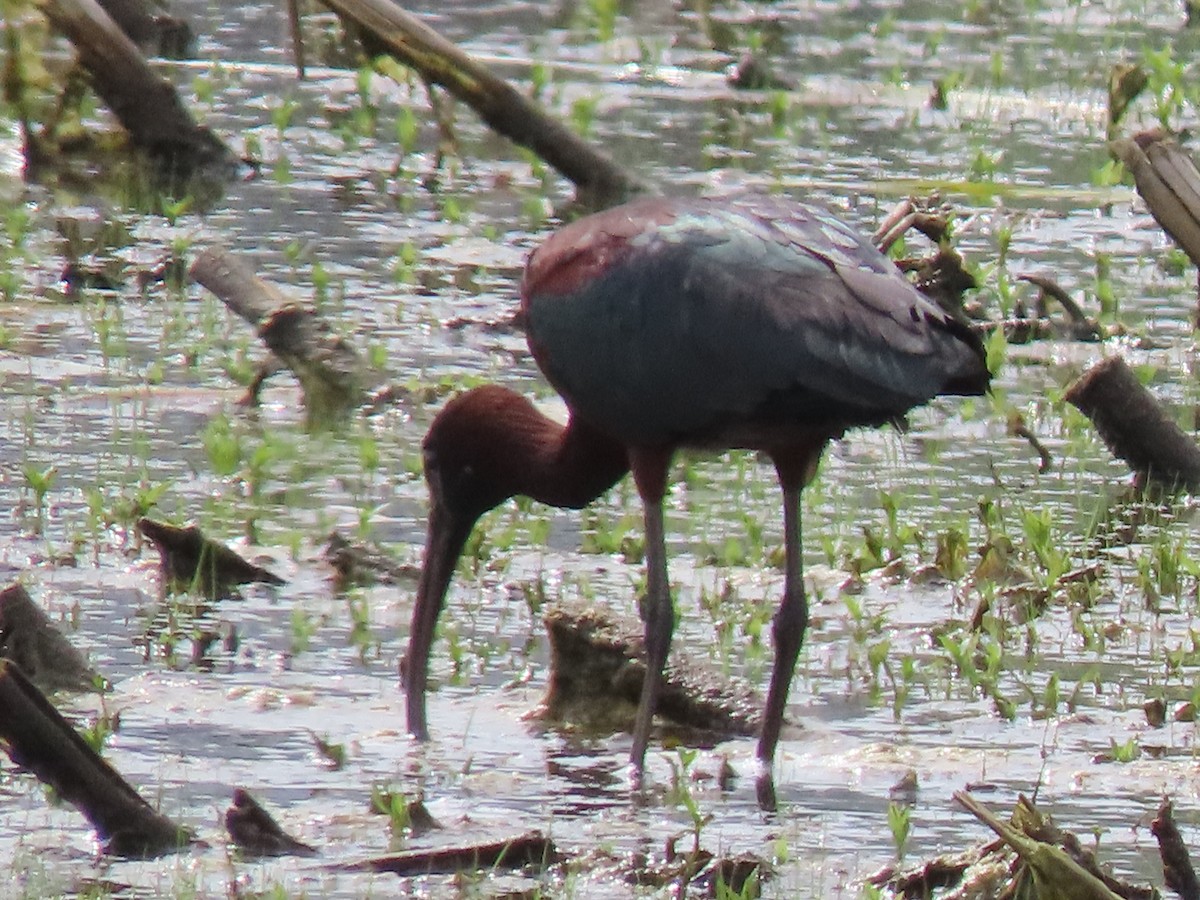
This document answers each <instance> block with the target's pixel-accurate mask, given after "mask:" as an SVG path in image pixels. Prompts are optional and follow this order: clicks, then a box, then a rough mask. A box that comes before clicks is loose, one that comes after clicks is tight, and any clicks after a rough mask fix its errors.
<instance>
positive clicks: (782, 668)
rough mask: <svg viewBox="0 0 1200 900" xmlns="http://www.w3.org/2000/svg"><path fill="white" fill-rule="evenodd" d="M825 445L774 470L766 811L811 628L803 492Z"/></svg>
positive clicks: (762, 776) (764, 743) (761, 758)
mask: <svg viewBox="0 0 1200 900" xmlns="http://www.w3.org/2000/svg"><path fill="white" fill-rule="evenodd" d="M823 448H824V442H821V443H819V444H818V445H817V449H816V450H815V451H814V452H813V453H812V455H811V461H806V462H805V463H803V464H802V465H801V466H800V467H796V466H789V465H787V464H785V463H784V461H783V457H779V458H777V459H776V461H775V471H776V472H777V473H778V474H779V484H780V486H781V487H782V489H783V549H784V566H785V569H784V581H783V602H782V603H780V605H779V609H778V611H777V612H776V613H775V619H774V622H773V623H772V627H771V634H772V637H773V638H774V643H775V666H774V668H773V669H772V671H771V686H770V688H769V689H768V691H767V704H766V709H765V711H764V713H763V730H762V734H761V735H760V736H759V739H758V753H757V754H756V756H757V758H758V774H757V779H756V781H755V792H756V793H757V795H758V805H759V807H760V808H762V809H763V810H766V811H768V812H774V811H775V809H776V802H775V773H774V770H773V765H774V760H775V747H776V745H777V744H778V743H779V734H780V732H781V730H782V727H783V713H784V710H785V708H786V707H787V698H788V691H789V690H790V689H791V686H792V678H793V677H794V676H795V673H796V661H797V660H798V659H799V658H800V648H801V646H802V645H803V643H804V635H805V632H806V631H807V630H808V598H807V597H806V596H805V594H804V567H803V565H802V553H803V542H802V541H801V529H800V492H801V490H803V488H804V486H805V485H806V484H808V482H809V481H811V480H812V477H813V474H815V470H816V464H817V460H818V459H819V458H820V456H821V451H822V449H823Z"/></svg>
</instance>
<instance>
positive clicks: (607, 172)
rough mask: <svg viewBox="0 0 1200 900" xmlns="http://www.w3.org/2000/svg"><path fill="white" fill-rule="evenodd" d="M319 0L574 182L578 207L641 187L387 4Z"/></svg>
mask: <svg viewBox="0 0 1200 900" xmlns="http://www.w3.org/2000/svg"><path fill="white" fill-rule="evenodd" d="M323 2H324V3H325V5H326V6H328V7H329V8H330V9H332V10H333V11H334V12H335V13H337V14H338V15H339V16H342V17H343V18H345V19H348V20H350V21H352V22H354V23H355V24H356V25H357V26H358V27H359V28H360V29H363V30H364V31H365V32H367V33H368V34H369V35H370V36H371V37H372V39H373V40H374V41H376V42H377V44H378V46H379V47H381V48H384V49H386V51H387V52H388V53H389V54H391V55H392V56H394V57H395V58H396V59H397V60H399V61H400V62H401V63H402V64H403V65H406V66H408V67H410V68H412V69H415V70H416V71H417V72H418V73H419V74H420V76H421V77H422V78H424V79H425V80H426V81H427V82H429V83H432V84H438V85H441V86H442V87H444V88H445V89H446V90H448V91H449V92H450V93H451V94H453V95H454V96H455V97H457V98H458V99H459V100H461V101H463V102H464V103H466V104H467V105H469V106H470V107H471V108H472V109H474V110H475V112H476V113H477V114H478V115H479V117H480V118H481V119H483V121H484V122H485V123H486V124H487V125H488V126H489V127H491V128H492V129H494V130H495V131H497V132H498V133H500V134H502V135H504V136H505V137H507V138H509V139H510V140H512V141H515V142H516V143H518V144H520V145H521V146H522V147H528V148H529V149H530V150H532V151H533V152H534V153H536V154H537V155H538V156H539V157H541V158H542V159H544V160H545V161H546V162H547V163H549V164H550V165H551V166H553V167H554V168H555V169H556V170H558V171H559V172H560V173H561V174H562V175H563V176H564V177H565V178H567V179H568V180H570V181H571V182H573V183H574V184H575V187H576V191H577V194H578V196H579V199H580V200H581V201H582V202H583V203H585V204H586V205H588V206H590V207H599V208H602V207H606V206H614V205H616V204H617V203H621V202H623V201H624V200H626V199H628V198H629V197H631V196H633V195H634V194H638V193H642V192H645V191H646V190H648V187H647V185H646V184H645V183H643V182H642V181H641V180H639V179H638V178H636V177H635V176H634V175H631V174H630V173H629V172H626V171H625V170H624V169H622V168H620V167H619V166H618V165H617V164H616V163H614V162H613V161H612V159H611V158H610V157H609V156H607V155H606V154H604V153H602V152H601V151H599V150H597V149H596V148H595V147H593V146H591V145H590V144H589V143H588V142H587V141H585V140H583V138H581V137H579V135H577V134H575V133H574V132H573V131H571V129H570V128H568V127H567V126H566V125H564V124H563V123H562V122H560V121H559V120H557V119H555V118H553V117H552V116H550V115H549V114H548V113H546V112H545V110H543V109H542V107H541V106H539V105H538V104H537V103H535V102H534V101H533V100H530V99H529V98H528V97H526V96H525V95H524V94H522V93H520V92H519V91H517V89H516V88H514V87H513V86H512V85H511V84H509V83H508V82H507V81H505V80H504V79H503V78H500V77H499V76H497V75H496V74H495V73H494V72H492V71H491V70H489V69H488V68H487V67H486V66H484V65H482V64H480V63H479V62H477V61H476V60H474V59H473V58H471V57H470V56H469V55H467V54H466V53H464V52H463V51H462V50H460V49H459V48H458V47H456V46H455V45H454V44H453V43H451V42H450V41H448V40H446V39H445V38H444V37H442V36H441V35H440V34H438V33H437V32H436V31H434V30H433V29H432V28H430V27H429V26H428V25H426V24H425V23H424V22H422V21H421V20H420V19H418V18H416V17H415V16H413V15H411V14H410V13H407V12H405V11H404V10H403V9H401V8H400V7H399V6H397V5H396V4H395V3H392V2H390V0H323Z"/></svg>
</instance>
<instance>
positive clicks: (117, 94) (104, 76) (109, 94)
mask: <svg viewBox="0 0 1200 900" xmlns="http://www.w3.org/2000/svg"><path fill="white" fill-rule="evenodd" d="M39 2H40V7H41V9H42V11H43V12H44V13H45V15H46V17H47V18H48V19H49V20H50V22H51V24H52V25H53V26H54V27H55V28H56V29H57V30H58V31H60V32H62V34H64V35H66V37H67V38H68V39H69V40H70V41H71V43H72V44H73V45H74V47H75V50H76V52H77V53H78V54H79V62H80V63H81V64H82V65H83V67H84V68H85V69H87V71H88V73H89V74H90V75H91V79H92V86H93V87H94V88H95V91H96V93H97V94H99V95H100V98H101V99H102V100H103V101H104V102H105V104H106V105H107V106H108V107H109V109H111V110H112V112H113V114H114V115H115V116H116V117H117V120H118V121H119V122H120V123H121V125H122V127H123V128H124V129H125V131H126V132H127V133H128V134H129V137H130V139H131V140H132V141H133V143H134V145H135V146H137V147H139V148H140V149H142V150H144V151H145V152H146V153H147V154H149V156H150V157H151V158H152V159H154V160H155V161H156V162H157V163H158V164H159V165H160V167H161V169H162V171H163V172H164V173H165V174H168V175H172V176H184V177H188V176H190V175H192V174H194V173H197V172H203V173H206V174H215V173H218V172H219V173H220V174H221V175H222V176H225V177H228V176H230V175H232V174H233V173H234V172H235V171H236V167H237V164H238V158H237V157H236V156H235V155H234V153H233V152H232V151H231V150H230V149H229V148H228V147H227V146H226V145H225V143H224V142H223V141H221V139H220V138H218V137H217V136H216V135H215V134H213V132H212V131H210V130H209V129H208V128H205V127H203V126H201V125H197V124H196V123H195V122H194V121H193V120H192V117H191V115H190V114H189V113H188V111H187V109H186V108H185V107H184V105H183V103H182V102H181V101H180V99H179V95H178V94H177V93H176V92H175V88H174V87H173V86H172V85H171V84H170V83H169V82H168V81H166V79H164V78H162V77H160V76H159V75H157V74H156V73H155V72H154V70H153V69H152V68H151V67H150V64H149V63H148V62H146V59H145V57H143V56H142V54H141V51H139V50H138V48H137V46H136V45H135V44H134V43H133V41H131V40H130V39H129V37H128V36H126V34H125V33H124V32H123V31H121V29H120V28H118V27H117V25H116V23H115V22H113V20H112V18H110V17H109V15H108V14H107V13H106V12H105V11H104V9H103V8H102V7H101V6H100V5H99V4H98V3H97V2H96V0H39Z"/></svg>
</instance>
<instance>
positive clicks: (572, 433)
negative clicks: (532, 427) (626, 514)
mask: <svg viewBox="0 0 1200 900" xmlns="http://www.w3.org/2000/svg"><path fill="white" fill-rule="evenodd" d="M538 425H539V433H538V434H537V435H536V440H535V441H534V443H533V445H532V452H531V453H530V455H529V458H528V463H529V468H528V470H527V471H526V472H524V473H522V476H521V478H520V481H521V485H520V488H519V490H518V491H517V493H520V494H524V495H526V496H529V497H532V498H533V499H534V500H537V501H539V502H541V503H545V504H548V505H550V506H557V507H562V508H567V509H581V508H582V507H584V506H587V505H588V504H589V503H591V502H592V501H593V500H595V499H596V498H597V497H599V496H600V495H601V494H603V493H604V492H605V491H607V490H608V489H609V488H611V487H612V486H613V485H614V484H616V483H617V482H618V481H620V480H621V478H622V477H624V475H625V473H626V472H628V471H629V458H628V456H627V455H626V452H625V448H624V446H623V445H621V444H620V443H618V442H616V441H614V440H613V439H612V438H610V437H608V436H606V435H604V434H602V433H601V432H599V431H597V430H596V429H595V428H592V427H591V426H590V425H587V424H586V423H584V422H582V421H581V420H580V419H578V418H576V417H575V416H572V417H571V420H570V422H568V423H567V425H566V427H563V426H562V425H559V424H558V423H556V422H554V421H552V420H550V419H548V418H544V417H543V420H542V422H540V423H538Z"/></svg>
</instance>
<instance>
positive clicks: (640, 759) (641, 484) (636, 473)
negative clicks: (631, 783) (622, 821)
mask: <svg viewBox="0 0 1200 900" xmlns="http://www.w3.org/2000/svg"><path fill="white" fill-rule="evenodd" d="M629 464H630V468H631V469H632V471H633V477H634V481H635V482H636V483H637V489H638V493H639V494H640V495H641V498H642V505H643V507H644V509H645V517H646V597H645V599H644V600H643V602H642V610H641V613H642V624H643V627H644V628H645V633H646V678H645V680H644V681H643V682H642V696H641V700H640V701H639V702H638V711H637V719H636V720H635V722H634V726H633V748H632V749H631V750H630V751H629V762H630V764H631V765H632V766H633V770H634V778H635V780H636V781H637V782H638V783H639V785H640V783H641V775H642V767H643V764H644V762H645V759H646V747H647V745H648V744H649V743H650V724H651V722H652V721H653V719H654V710H655V708H656V707H657V705H658V695H659V689H660V687H661V685H662V672H663V668H664V667H665V666H666V664H667V654H668V653H669V652H670V649H671V634H672V633H673V632H674V630H675V608H674V606H673V605H672V603H671V590H670V583H669V581H668V578H667V547H666V535H665V533H664V527H663V496H664V495H665V494H666V489H667V471H668V469H669V467H670V464H671V451H670V450H662V449H657V448H656V449H654V450H634V449H631V450H630V451H629Z"/></svg>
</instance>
